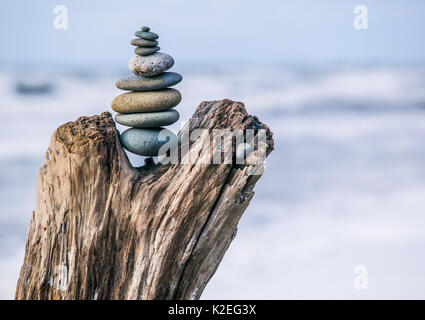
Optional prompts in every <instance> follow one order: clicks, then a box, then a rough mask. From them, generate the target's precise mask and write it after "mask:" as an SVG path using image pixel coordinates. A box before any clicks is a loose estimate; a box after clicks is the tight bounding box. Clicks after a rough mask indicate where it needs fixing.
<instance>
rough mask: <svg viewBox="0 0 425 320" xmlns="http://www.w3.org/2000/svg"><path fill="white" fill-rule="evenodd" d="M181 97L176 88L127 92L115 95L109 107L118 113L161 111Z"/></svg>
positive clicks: (171, 105)
mask: <svg viewBox="0 0 425 320" xmlns="http://www.w3.org/2000/svg"><path fill="white" fill-rule="evenodd" d="M181 99H182V97H181V94H180V92H179V91H178V90H176V89H164V90H158V91H146V92H127V93H123V94H121V95H119V96H117V97H115V99H114V100H112V103H111V107H112V109H113V110H114V111H116V112H119V113H135V112H150V111H162V110H168V109H171V108H173V107H175V106H176V105H178V104H179V103H180V101H181Z"/></svg>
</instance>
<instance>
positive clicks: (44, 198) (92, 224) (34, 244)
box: [16, 100, 273, 299]
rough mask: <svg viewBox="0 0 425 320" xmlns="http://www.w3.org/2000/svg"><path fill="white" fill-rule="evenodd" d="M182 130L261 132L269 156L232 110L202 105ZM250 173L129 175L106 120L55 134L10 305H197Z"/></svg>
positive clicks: (137, 171) (181, 167) (174, 169)
mask: <svg viewBox="0 0 425 320" xmlns="http://www.w3.org/2000/svg"><path fill="white" fill-rule="evenodd" d="M188 126H189V130H190V131H192V130H194V129H197V128H204V129H208V132H210V133H211V131H212V129H215V128H226V129H230V130H234V129H247V128H254V129H265V130H266V131H267V155H268V154H269V153H270V152H271V150H272V149H273V139H272V134H271V132H270V130H269V129H268V128H267V126H266V125H264V124H262V123H261V122H260V121H259V120H258V119H257V118H256V117H255V116H251V115H248V113H247V112H246V110H245V107H244V105H243V104H242V103H240V102H233V101H230V100H221V101H212V102H203V103H201V104H200V106H199V107H198V108H197V110H196V112H195V114H194V115H193V116H192V118H191V119H190V121H189V123H188ZM208 138H210V137H208V136H207V137H205V136H204V137H203V138H200V139H198V140H197V141H195V142H193V143H192V144H191V146H190V153H192V155H194V156H195V157H196V156H199V154H200V149H201V148H202V145H203V144H205V139H208ZM233 152H235V150H233ZM249 170H252V166H249V165H236V164H234V163H232V164H219V165H213V164H210V165H200V164H194V165H193V164H192V165H191V164H174V165H170V164H169V165H155V164H154V165H148V164H147V165H146V166H143V167H140V168H134V167H133V166H132V165H131V164H130V163H129V161H128V158H127V155H126V153H125V152H124V151H123V149H122V147H121V145H120V142H119V135H118V132H117V130H116V128H115V124H114V122H113V120H112V118H111V115H110V114H109V113H108V112H105V113H102V114H101V115H97V116H93V117H80V118H79V119H77V120H76V121H75V122H69V123H66V124H64V125H62V126H60V127H59V128H58V129H56V131H55V132H54V133H53V135H52V138H51V142H50V146H49V148H48V150H47V152H46V155H45V162H44V165H43V166H42V168H41V169H40V171H39V175H38V182H37V194H36V204H35V210H34V211H33V214H32V220H31V223H30V227H29V232H28V239H27V242H26V249H25V259H24V263H23V265H22V268H21V273H20V277H19V280H18V284H17V290H16V299H198V298H199V297H200V296H201V294H202V291H203V290H204V288H205V286H206V284H207V282H208V281H209V280H210V278H211V277H212V276H213V274H214V273H215V271H216V269H217V267H218V265H219V264H220V262H221V260H222V258H223V256H224V253H225V252H226V250H227V248H228V247H229V245H230V242H231V241H232V239H233V238H234V237H235V235H236V230H237V224H238V221H239V219H240V217H241V215H242V214H243V212H244V211H245V209H246V207H247V206H248V204H249V202H250V200H251V198H252V196H253V194H254V193H253V188H254V186H255V183H256V182H257V180H258V179H259V177H260V175H252V174H250V172H249Z"/></svg>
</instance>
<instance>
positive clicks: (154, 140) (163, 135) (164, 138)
mask: <svg viewBox="0 0 425 320" xmlns="http://www.w3.org/2000/svg"><path fill="white" fill-rule="evenodd" d="M120 141H121V145H122V146H123V147H124V148H125V149H127V150H128V151H130V152H132V153H135V154H138V155H141V156H146V157H155V156H158V154H159V149H160V148H161V147H162V146H163V145H165V144H166V143H167V146H164V148H165V149H167V150H170V149H173V148H176V147H177V145H178V139H177V136H176V135H175V134H174V132H172V131H170V130H168V129H164V128H155V129H137V128H130V129H128V130H126V131H124V132H123V133H122V134H121V135H120ZM167 150H165V152H166V151H167ZM165 152H164V153H161V155H162V154H165Z"/></svg>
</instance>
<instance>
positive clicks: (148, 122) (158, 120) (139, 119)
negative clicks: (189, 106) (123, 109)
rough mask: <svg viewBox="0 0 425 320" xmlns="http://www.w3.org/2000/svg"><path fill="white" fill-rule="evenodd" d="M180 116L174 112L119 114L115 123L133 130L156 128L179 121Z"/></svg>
mask: <svg viewBox="0 0 425 320" xmlns="http://www.w3.org/2000/svg"><path fill="white" fill-rule="evenodd" d="M179 118H180V115H179V113H178V112H177V111H176V110H167V111H160V112H145V113H128V114H122V113H119V114H117V115H116V116H115V121H116V122H118V123H119V124H122V125H123V126H127V127H133V128H157V127H164V126H169V125H170V124H173V123H174V122H176V121H177V120H179Z"/></svg>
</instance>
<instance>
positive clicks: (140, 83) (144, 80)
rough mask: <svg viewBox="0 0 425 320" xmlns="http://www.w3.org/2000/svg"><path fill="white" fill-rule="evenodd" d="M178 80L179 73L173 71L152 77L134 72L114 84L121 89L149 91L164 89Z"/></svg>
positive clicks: (180, 78) (180, 79) (179, 79)
mask: <svg viewBox="0 0 425 320" xmlns="http://www.w3.org/2000/svg"><path fill="white" fill-rule="evenodd" d="M180 81H182V76H181V75H180V74H178V73H175V72H164V73H161V74H160V75H157V76H153V77H144V76H139V75H136V74H134V75H131V76H129V77H127V78H124V79H120V80H118V81H117V82H116V83H115V85H116V86H117V88H119V89H122V90H128V91H150V90H159V89H165V88H168V87H171V86H174V85H176V84H177V83H179V82H180Z"/></svg>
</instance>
